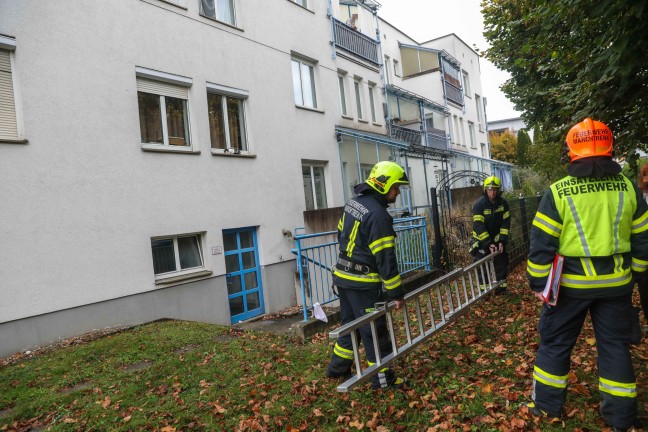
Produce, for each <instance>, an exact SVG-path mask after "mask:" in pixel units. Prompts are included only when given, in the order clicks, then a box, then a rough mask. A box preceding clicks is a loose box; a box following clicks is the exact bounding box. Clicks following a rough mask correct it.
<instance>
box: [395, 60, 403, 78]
mask: <svg viewBox="0 0 648 432" xmlns="http://www.w3.org/2000/svg"><path fill="white" fill-rule="evenodd" d="M392 63H393V64H394V76H397V77H399V78H400V77H401V76H402V75H403V74H402V73H401V70H400V62H399V61H398V60H396V59H394V60H392Z"/></svg>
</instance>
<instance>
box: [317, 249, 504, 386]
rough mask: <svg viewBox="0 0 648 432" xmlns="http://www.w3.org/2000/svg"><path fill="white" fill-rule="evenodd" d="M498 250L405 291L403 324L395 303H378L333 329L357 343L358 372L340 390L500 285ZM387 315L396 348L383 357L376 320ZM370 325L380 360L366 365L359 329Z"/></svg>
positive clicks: (404, 351) (384, 364)
mask: <svg viewBox="0 0 648 432" xmlns="http://www.w3.org/2000/svg"><path fill="white" fill-rule="evenodd" d="M498 254H499V253H494V254H490V255H488V256H486V257H484V258H482V259H481V260H479V261H476V262H474V263H472V264H471V265H469V266H467V267H464V268H461V269H457V270H454V271H452V272H450V273H448V274H446V275H444V276H442V277H440V278H438V279H435V280H433V281H432V282H429V283H427V284H425V285H423V286H422V287H420V288H417V289H416V290H414V291H412V292H410V293H408V294H407V295H405V305H404V306H403V308H402V321H403V323H402V325H398V326H396V325H395V322H394V317H393V315H392V310H393V308H394V303H377V304H376V308H375V310H374V311H373V312H370V313H368V314H366V315H364V316H362V317H360V318H358V319H356V320H355V321H352V322H350V323H348V324H346V325H344V326H342V327H339V328H337V329H336V330H334V331H332V332H330V333H329V337H330V338H331V339H337V338H339V337H342V336H344V335H347V334H350V335H351V342H352V344H353V357H354V363H355V369H356V373H355V374H354V375H353V376H352V377H351V378H349V379H348V380H346V381H345V382H343V383H342V384H340V385H339V386H338V388H337V390H338V392H348V391H349V390H351V389H352V388H353V387H355V386H356V385H358V384H361V383H363V382H365V381H367V380H369V379H370V378H371V377H373V376H374V375H375V374H377V373H378V371H379V370H381V369H383V368H385V367H387V366H389V365H390V364H392V363H393V362H395V361H396V360H397V359H399V358H401V357H404V356H405V355H407V354H408V353H409V352H410V351H412V350H413V349H414V348H416V346H417V345H419V344H420V343H422V342H423V341H425V340H426V339H428V338H429V337H430V336H432V335H433V334H434V333H436V332H438V331H439V330H441V329H443V328H444V327H446V326H447V325H448V324H450V323H451V322H452V321H454V320H455V319H456V318H457V317H459V316H460V315H462V314H463V313H465V312H467V311H468V309H469V307H470V306H471V305H472V304H474V303H476V302H477V301H479V300H481V299H482V298H483V297H484V296H485V295H486V294H488V293H490V292H491V291H493V290H494V289H495V288H497V287H498V286H499V285H500V284H501V283H502V282H503V281H501V282H494V281H493V280H492V279H493V276H494V275H495V271H494V267H493V258H494V257H495V256H496V255H498ZM480 276H481V280H483V281H484V283H483V286H481V287H480V283H479V280H480ZM384 316H386V317H387V328H388V330H389V334H390V338H391V343H392V352H391V353H390V354H388V355H386V356H385V357H382V358H381V356H380V350H379V348H378V337H377V328H376V321H377V320H378V319H379V318H381V317H384ZM366 325H369V326H370V328H371V334H372V336H373V343H374V352H375V353H376V363H375V364H374V365H372V366H368V367H366V368H364V369H363V368H362V367H361V363H360V352H359V348H360V347H359V344H360V337H359V333H358V332H357V330H358V329H359V328H360V327H362V326H366Z"/></svg>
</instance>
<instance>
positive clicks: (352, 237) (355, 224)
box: [346, 220, 360, 258]
mask: <svg viewBox="0 0 648 432" xmlns="http://www.w3.org/2000/svg"><path fill="white" fill-rule="evenodd" d="M359 226H360V221H358V220H357V221H355V222H353V228H352V229H351V235H350V236H349V244H348V245H347V250H346V253H347V256H348V257H349V258H351V255H353V249H354V248H355V239H356V236H357V235H358V227H359Z"/></svg>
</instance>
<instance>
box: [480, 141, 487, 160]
mask: <svg viewBox="0 0 648 432" xmlns="http://www.w3.org/2000/svg"><path fill="white" fill-rule="evenodd" d="M481 155H482V157H485V158H487V157H488V155H487V154H486V144H484V143H481Z"/></svg>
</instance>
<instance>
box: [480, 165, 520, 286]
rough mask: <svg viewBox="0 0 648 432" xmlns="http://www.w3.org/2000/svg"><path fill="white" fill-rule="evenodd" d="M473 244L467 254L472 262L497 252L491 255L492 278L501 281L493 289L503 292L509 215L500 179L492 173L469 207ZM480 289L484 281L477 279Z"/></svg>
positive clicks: (509, 224) (506, 266)
mask: <svg viewBox="0 0 648 432" xmlns="http://www.w3.org/2000/svg"><path fill="white" fill-rule="evenodd" d="M472 213H473V231H472V234H473V240H474V242H473V244H472V245H471V247H470V254H471V255H472V256H473V262H475V261H479V260H480V259H482V258H484V257H485V256H487V255H490V254H491V253H494V252H499V254H498V255H497V256H496V257H495V258H494V260H493V261H494V265H495V277H496V278H497V281H498V282H501V284H500V285H499V286H498V287H497V288H496V289H495V294H506V293H507V290H506V288H507V285H506V276H507V274H508V252H507V250H506V242H507V240H508V236H509V228H510V226H511V218H510V214H509V206H508V202H507V201H506V200H505V199H504V198H502V182H501V181H500V179H499V178H497V177H495V176H490V177H488V178H487V179H486V180H484V195H483V196H481V197H480V198H479V199H478V200H477V201H476V202H475V205H474V206H473V209H472ZM479 283H480V284H481V288H482V289H485V288H486V287H487V284H486V283H485V282H484V281H482V280H481V275H480V281H479Z"/></svg>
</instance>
